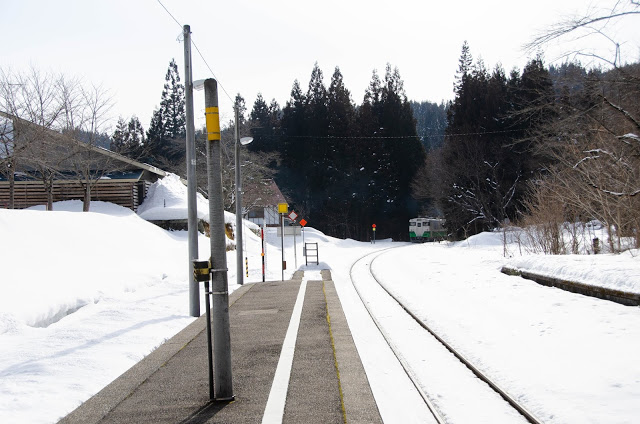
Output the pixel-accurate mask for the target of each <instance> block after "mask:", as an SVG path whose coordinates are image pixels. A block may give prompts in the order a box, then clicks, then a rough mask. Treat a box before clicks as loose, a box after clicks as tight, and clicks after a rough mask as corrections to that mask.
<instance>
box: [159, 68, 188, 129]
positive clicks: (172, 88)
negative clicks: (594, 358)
mask: <svg viewBox="0 0 640 424" xmlns="http://www.w3.org/2000/svg"><path fill="white" fill-rule="evenodd" d="M160 109H161V110H162V111H163V112H162V113H163V118H164V134H163V138H165V139H166V140H182V139H184V138H185V137H186V134H187V133H186V127H185V122H186V116H185V98H184V85H183V84H181V83H180V75H179V74H178V65H177V64H176V61H175V59H171V63H169V69H167V74H166V76H165V84H164V88H163V90H162V101H161V102H160Z"/></svg>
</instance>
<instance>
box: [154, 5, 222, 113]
mask: <svg viewBox="0 0 640 424" xmlns="http://www.w3.org/2000/svg"><path fill="white" fill-rule="evenodd" d="M157 1H158V3H159V4H160V6H162V8H163V9H164V10H165V12H167V14H168V15H169V16H171V19H173V21H174V22H175V23H176V24H178V26H179V27H180V29H181V30H182V28H183V27H184V26H183V25H182V24H181V23H180V22H179V21H178V20H177V19H176V18H175V16H173V14H172V13H171V12H170V11H169V9H167V8H166V6H165V5H164V4H162V2H161V1H160V0H157ZM191 44H192V45H193V47H194V48H195V49H196V51H197V52H198V55H199V56H200V58H201V59H202V61H203V62H204V64H205V65H206V67H207V69H209V72H211V75H212V76H213V78H215V80H216V81H217V82H218V85H219V86H220V88H222V91H223V92H224V94H226V96H227V97H228V98H229V100H231V101H232V102H233V98H232V97H231V96H230V95H229V93H228V92H227V90H226V89H225V88H224V86H223V85H222V83H221V82H220V80H219V79H218V77H216V74H215V73H214V72H213V69H211V66H209V63H208V62H207V60H206V59H205V58H204V55H203V54H202V52H201V51H200V49H199V48H198V46H197V45H196V42H195V41H194V39H193V37H191Z"/></svg>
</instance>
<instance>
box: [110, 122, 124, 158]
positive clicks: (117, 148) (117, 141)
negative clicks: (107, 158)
mask: <svg viewBox="0 0 640 424" xmlns="http://www.w3.org/2000/svg"><path fill="white" fill-rule="evenodd" d="M127 131H128V128H127V123H126V122H125V120H124V118H122V116H120V117H119V118H118V122H117V123H116V129H115V130H114V131H113V135H112V136H111V150H113V151H114V152H118V153H120V152H122V151H123V150H124V146H125V144H126V139H127Z"/></svg>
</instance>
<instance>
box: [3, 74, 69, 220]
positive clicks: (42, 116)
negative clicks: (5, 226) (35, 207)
mask: <svg viewBox="0 0 640 424" xmlns="http://www.w3.org/2000/svg"><path fill="white" fill-rule="evenodd" d="M59 80H60V77H59V76H55V75H53V74H51V73H43V72H40V71H39V70H37V69H36V68H33V67H32V68H31V69H29V70H28V71H26V72H14V71H12V70H11V69H0V109H1V111H2V112H4V113H5V119H8V120H11V122H12V125H11V134H10V137H8V135H9V134H5V137H3V154H2V155H1V156H0V161H1V164H2V166H1V167H0V172H3V173H4V174H5V175H6V177H7V179H8V181H9V193H10V194H9V198H10V200H9V205H8V206H9V208H13V207H14V199H15V197H14V196H15V195H14V192H15V174H16V172H17V171H18V170H19V169H20V167H23V166H24V167H26V168H27V169H32V170H35V171H37V172H38V173H39V175H40V178H41V179H42V180H43V182H44V185H45V190H46V191H47V193H48V196H49V198H52V196H53V194H52V191H51V188H52V185H51V184H50V182H51V181H52V179H53V175H54V174H55V173H56V172H57V170H56V168H55V163H56V161H57V159H59V158H57V155H52V160H50V161H48V160H47V159H46V157H44V156H42V155H41V154H39V153H40V152H39V151H38V148H36V146H35V145H36V144H38V143H39V142H41V137H42V131H40V130H38V129H37V128H41V129H51V128H54V127H55V124H56V122H57V120H58V118H59V116H60V113H61V111H62V106H61V104H60V101H59V100H60V98H59V96H58V91H57V85H58V82H59ZM33 124H35V125H36V126H34V125H33ZM39 147H40V148H42V147H44V146H39ZM50 203H52V202H50ZM49 206H50V205H49Z"/></svg>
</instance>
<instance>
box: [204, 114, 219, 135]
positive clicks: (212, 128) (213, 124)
mask: <svg viewBox="0 0 640 424" xmlns="http://www.w3.org/2000/svg"><path fill="white" fill-rule="evenodd" d="M204 115H205V118H206V124H207V140H220V113H219V112H218V108H217V107H208V108H205V110H204Z"/></svg>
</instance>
